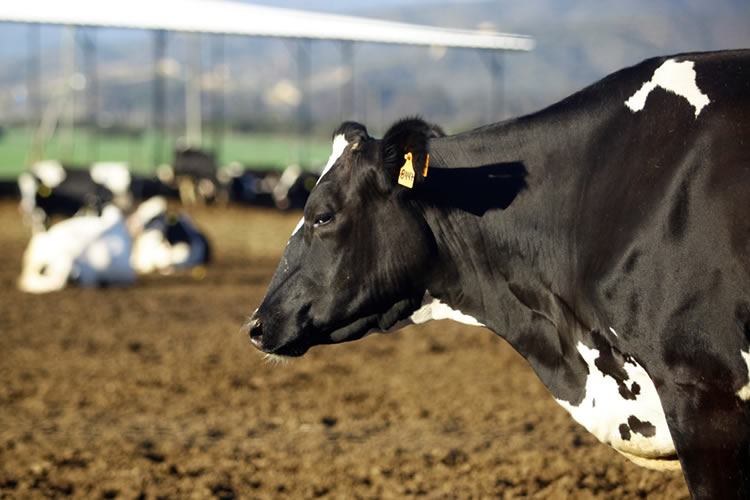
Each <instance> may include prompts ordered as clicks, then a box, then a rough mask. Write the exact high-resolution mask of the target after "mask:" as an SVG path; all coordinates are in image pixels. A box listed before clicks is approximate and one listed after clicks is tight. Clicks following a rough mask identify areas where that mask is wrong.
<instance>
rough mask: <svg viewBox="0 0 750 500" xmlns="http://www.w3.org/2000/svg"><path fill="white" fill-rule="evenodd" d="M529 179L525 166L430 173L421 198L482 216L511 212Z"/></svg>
mask: <svg viewBox="0 0 750 500" xmlns="http://www.w3.org/2000/svg"><path fill="white" fill-rule="evenodd" d="M527 175H528V172H527V170H526V167H525V166H524V164H523V163H521V162H508V163H498V164H494V165H483V166H480V167H465V168H435V169H430V171H429V175H428V178H427V180H426V182H424V184H423V185H422V187H421V189H420V190H419V198H421V199H426V200H431V201H435V202H439V203H440V205H441V206H447V207H450V208H457V209H460V210H464V211H466V212H469V213H472V214H474V215H479V216H481V215H484V213H485V212H487V211H488V210H492V209H500V210H504V209H506V208H508V207H509V206H510V204H511V203H513V200H515V199H516V196H518V194H519V193H520V192H521V191H523V190H524V189H525V188H526V187H527V184H526V176H527Z"/></svg>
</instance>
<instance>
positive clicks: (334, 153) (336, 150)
mask: <svg viewBox="0 0 750 500" xmlns="http://www.w3.org/2000/svg"><path fill="white" fill-rule="evenodd" d="M348 145H349V142H348V141H347V140H346V137H345V136H344V134H339V135H337V136H336V137H334V138H333V145H332V146H331V156H329V157H328V163H326V166H325V167H324V168H323V172H321V174H320V178H318V183H320V180H321V179H322V178H323V177H324V176H325V175H326V174H327V173H328V171H329V170H331V168H332V167H333V166H334V165H335V164H336V161H337V160H338V159H339V158H341V155H342V154H344V150H345V149H346V147H347V146H348Z"/></svg>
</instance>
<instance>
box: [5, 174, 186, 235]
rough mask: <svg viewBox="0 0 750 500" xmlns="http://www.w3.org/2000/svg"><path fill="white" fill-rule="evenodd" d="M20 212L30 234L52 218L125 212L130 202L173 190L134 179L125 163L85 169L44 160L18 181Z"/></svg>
mask: <svg viewBox="0 0 750 500" xmlns="http://www.w3.org/2000/svg"><path fill="white" fill-rule="evenodd" d="M18 188H19V191H20V193H21V206H20V208H21V212H22V213H23V215H24V217H25V219H26V220H27V222H28V223H29V225H30V226H31V228H32V231H33V232H38V231H43V230H44V229H46V228H48V227H49V225H50V224H51V222H52V219H53V218H54V217H62V218H67V217H71V216H73V215H81V214H89V215H91V214H101V212H102V209H103V208H104V207H105V206H106V205H108V204H110V203H113V204H115V205H116V206H118V207H119V208H121V209H122V210H124V211H129V210H130V209H131V207H132V205H133V203H134V202H137V201H140V200H144V199H146V198H149V197H152V196H157V195H162V196H175V197H176V195H177V190H176V189H173V188H170V187H169V186H167V185H165V184H163V183H162V182H160V181H159V180H158V179H156V178H150V177H143V176H136V175H133V174H132V173H131V172H130V169H129V167H128V164H127V163H122V162H96V163H93V164H92V165H91V166H90V167H89V168H87V169H78V168H69V167H65V166H63V165H62V164H61V163H60V162H58V161H56V160H44V161H40V162H37V163H35V164H34V165H32V166H31V168H30V169H29V171H28V172H24V173H22V174H21V175H20V176H19V177H18Z"/></svg>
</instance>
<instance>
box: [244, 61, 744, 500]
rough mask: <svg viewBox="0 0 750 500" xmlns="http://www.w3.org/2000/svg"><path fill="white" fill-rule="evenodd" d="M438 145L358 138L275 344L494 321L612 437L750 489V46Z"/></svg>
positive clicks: (273, 304) (579, 412)
mask: <svg viewBox="0 0 750 500" xmlns="http://www.w3.org/2000/svg"><path fill="white" fill-rule="evenodd" d="M429 135H430V127H429V126H428V125H426V124H425V123H423V122H422V121H420V120H405V121H402V122H399V123H397V124H396V125H394V126H393V127H392V128H391V129H390V130H389V131H388V132H387V133H386V134H385V136H384V137H383V139H382V140H376V139H373V138H371V137H369V136H368V135H367V133H366V131H365V129H364V127H362V126H361V125H358V124H353V123H346V124H344V125H343V126H342V127H341V128H340V129H339V130H338V132H337V134H336V139H335V141H334V154H333V155H332V158H331V161H330V162H329V168H328V170H327V171H326V172H325V173H324V175H323V176H322V177H321V180H320V182H319V183H318V185H317V186H316V187H315V188H314V189H313V191H312V193H311V195H310V199H309V200H308V202H307V205H306V207H305V213H304V219H303V221H301V223H300V225H299V226H298V228H297V230H296V231H295V233H294V234H293V235H292V237H291V239H290V241H289V244H288V246H287V248H286V250H285V251H284V255H283V257H282V260H281V264H280V265H279V268H278V270H277V271H276V274H275V276H274V277H273V280H272V282H271V284H270V287H269V290H268V292H267V295H266V296H265V298H264V300H263V302H262V304H261V305H260V307H259V308H258V310H257V311H256V312H255V313H254V314H253V316H252V318H251V320H250V322H249V323H248V325H247V330H248V333H249V335H250V337H251V339H252V342H253V343H254V344H255V346H257V347H258V348H259V349H261V350H263V351H265V352H266V353H272V354H277V355H284V356H299V355H301V354H303V353H304V352H305V351H306V350H307V349H308V348H310V347H311V346H314V345H316V344H327V343H336V342H343V341H348V340H354V339H358V338H361V337H363V336H364V335H366V334H368V333H370V332H385V331H391V330H393V329H395V328H398V327H400V326H402V325H405V324H408V323H419V322H423V321H427V320H430V319H438V318H453V319H457V320H459V321H463V322H466V323H471V324H481V325H485V326H486V327H487V328H489V329H491V330H492V331H494V332H496V333H497V334H499V335H501V336H502V337H503V338H505V339H506V340H507V341H508V342H509V343H510V344H511V345H512V346H513V347H514V348H515V349H516V350H518V352H520V353H521V354H522V355H523V356H524V357H525V358H526V359H527V360H528V362H529V363H530V365H531V366H532V367H533V369H534V370H535V372H536V373H537V375H538V376H539V377H540V378H541V380H542V381H543V382H544V384H545V385H546V386H547V387H548V388H549V390H550V391H551V392H552V394H553V395H554V397H555V398H556V400H557V401H558V402H559V403H560V404H561V405H562V406H563V407H565V408H566V409H567V410H568V411H569V412H570V414H571V415H572V416H573V418H575V419H576V420H577V421H578V422H580V423H581V424H582V425H584V426H585V427H586V428H587V429H588V430H589V431H591V432H592V433H593V434H594V435H596V437H597V438H599V439H600V440H601V441H602V442H604V443H607V444H609V445H611V446H612V447H614V448H615V449H616V450H618V451H620V452H621V453H623V454H624V455H626V456H627V457H629V458H631V459H632V460H634V461H635V462H637V463H640V464H643V465H648V466H653V467H670V466H674V467H680V466H681V468H682V470H683V472H684V475H685V478H686V480H687V484H688V487H689V489H690V492H691V495H692V496H693V498H716V499H718V498H722V499H726V498H749V497H750V406H749V403H748V401H750V383H749V382H748V370H749V365H750V201H749V200H750V51H747V50H744V51H729V52H716V53H705V54H684V55H678V56H674V57H669V58H658V59H650V60H647V61H645V62H643V63H641V64H639V65H637V66H635V67H632V68H628V69H625V70H622V71H619V72H617V73H615V74H613V75H611V76H609V77H607V78H605V79H603V80H601V81H600V82H598V83H596V84H594V85H592V86H590V87H588V88H586V89H584V90H582V91H580V92H578V93H576V94H574V95H572V96H570V97H569V98H567V99H565V100H563V101H562V102H560V103H558V104H555V105H553V106H551V107H549V108H547V109H545V110H543V111H541V112H538V113H535V114H532V115H529V116H525V117H522V118H519V119H514V120H510V121H507V122H503V123H498V124H494V125H490V126H486V127H483V128H480V129H477V130H473V131H471V132H467V133H463V134H460V135H455V136H448V137H442V138H429V137H428V136H429ZM678 461H679V462H678Z"/></svg>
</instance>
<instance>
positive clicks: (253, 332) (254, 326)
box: [247, 318, 263, 350]
mask: <svg viewBox="0 0 750 500" xmlns="http://www.w3.org/2000/svg"><path fill="white" fill-rule="evenodd" d="M247 335H248V336H249V337H250V342H252V343H253V345H254V346H255V347H256V348H258V349H260V350H263V326H262V325H261V322H260V320H259V319H258V318H253V319H251V320H250V322H249V323H248V324H247Z"/></svg>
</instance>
